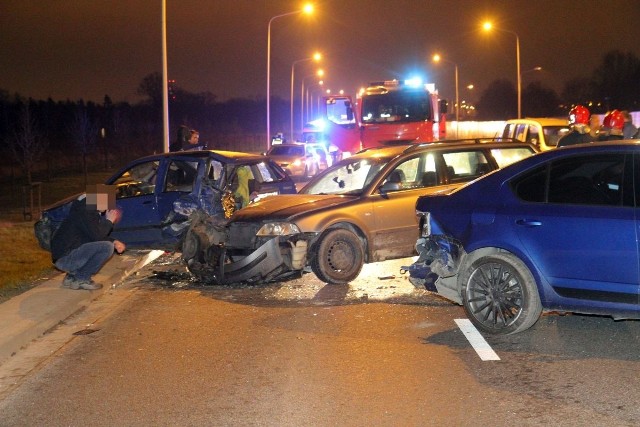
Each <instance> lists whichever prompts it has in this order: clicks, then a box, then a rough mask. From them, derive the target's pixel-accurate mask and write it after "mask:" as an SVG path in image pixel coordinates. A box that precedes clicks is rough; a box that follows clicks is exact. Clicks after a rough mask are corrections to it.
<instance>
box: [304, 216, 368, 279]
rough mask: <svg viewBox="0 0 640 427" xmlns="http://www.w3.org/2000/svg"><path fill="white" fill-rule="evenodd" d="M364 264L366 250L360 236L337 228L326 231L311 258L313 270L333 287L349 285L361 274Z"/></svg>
mask: <svg viewBox="0 0 640 427" xmlns="http://www.w3.org/2000/svg"><path fill="white" fill-rule="evenodd" d="M363 264H364V248H363V247H362V243H361V242H360V239H359V238H358V236H356V235H355V234H353V233H352V232H351V231H349V230H345V229H341V228H336V229H332V230H328V231H325V232H324V234H323V235H322V236H321V237H320V241H319V242H318V243H317V244H316V249H315V251H314V253H313V256H312V257H311V270H312V271H313V272H314V273H315V275H316V276H318V278H319V279H320V280H322V281H323V282H326V283H329V284H331V285H343V284H346V283H349V282H350V281H352V280H353V279H355V278H356V277H358V275H359V274H360V270H362V265H363Z"/></svg>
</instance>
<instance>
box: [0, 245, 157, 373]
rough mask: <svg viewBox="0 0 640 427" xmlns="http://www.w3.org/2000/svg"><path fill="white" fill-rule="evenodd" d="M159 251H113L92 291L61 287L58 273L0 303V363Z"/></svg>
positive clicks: (81, 307) (78, 309)
mask: <svg viewBox="0 0 640 427" xmlns="http://www.w3.org/2000/svg"><path fill="white" fill-rule="evenodd" d="M162 253H163V251H132V252H131V253H130V254H129V253H127V254H125V255H114V256H113V257H111V259H110V260H109V261H108V262H107V263H106V264H105V265H104V266H103V267H102V269H101V270H100V272H99V273H98V274H96V275H95V276H94V277H93V278H94V280H95V281H96V282H98V283H100V284H102V288H101V289H97V290H95V291H86V290H72V289H65V288H62V287H61V285H62V279H63V277H64V273H59V274H56V275H55V276H54V277H51V278H49V279H47V280H46V281H44V282H43V283H41V284H40V285H38V286H36V287H34V288H32V289H30V290H28V291H27V292H24V293H22V294H20V295H16V296H15V297H13V298H11V299H10V300H8V301H5V302H4V303H2V304H0V365H1V364H3V363H4V362H5V361H6V360H7V359H9V358H10V357H12V356H14V355H16V354H17V353H18V351H20V349H22V348H24V347H26V346H27V345H28V344H29V343H31V342H32V341H33V340H35V339H36V338H39V337H41V336H42V335H44V334H46V333H47V332H49V331H50V330H51V329H53V328H55V327H56V326H57V325H58V324H60V322H63V321H64V320H65V319H67V318H68V317H69V316H71V315H73V314H74V313H77V312H78V311H80V310H83V309H84V308H86V307H87V306H88V305H89V304H90V303H91V302H92V301H94V300H96V299H98V298H99V297H100V296H102V294H103V293H104V292H105V291H106V290H108V289H111V288H112V287H115V286H116V285H117V284H118V283H119V282H121V281H122V280H123V279H124V278H126V277H127V276H129V275H130V274H132V273H134V272H135V271H137V270H139V269H141V268H142V267H144V266H145V265H146V264H148V263H149V262H151V261H153V260H154V259H156V258H157V257H158V256H160V255H161V254H162Z"/></svg>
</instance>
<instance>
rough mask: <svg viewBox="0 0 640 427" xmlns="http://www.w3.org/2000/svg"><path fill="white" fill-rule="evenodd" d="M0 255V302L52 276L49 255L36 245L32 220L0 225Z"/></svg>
mask: <svg viewBox="0 0 640 427" xmlns="http://www.w3.org/2000/svg"><path fill="white" fill-rule="evenodd" d="M0 253H2V256H1V257H0V274H2V276H1V278H0V303H1V302H4V301H6V300H8V299H9V298H11V297H13V296H15V295H17V294H19V293H22V292H24V291H26V290H28V289H31V288H32V287H33V286H34V282H35V281H36V280H37V279H38V278H40V277H42V276H44V275H49V274H52V273H53V270H54V268H53V264H52V263H51V254H50V253H49V252H47V251H44V250H42V249H41V248H40V246H38V242H37V241H36V238H35V236H34V234H33V222H31V221H29V222H20V223H16V222H2V223H0Z"/></svg>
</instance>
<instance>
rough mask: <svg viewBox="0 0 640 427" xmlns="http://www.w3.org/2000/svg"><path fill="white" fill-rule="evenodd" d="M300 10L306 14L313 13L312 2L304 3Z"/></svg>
mask: <svg viewBox="0 0 640 427" xmlns="http://www.w3.org/2000/svg"><path fill="white" fill-rule="evenodd" d="M302 12H303V13H306V14H307V15H311V14H312V13H313V4H311V3H307V4H305V5H304V7H303V8H302Z"/></svg>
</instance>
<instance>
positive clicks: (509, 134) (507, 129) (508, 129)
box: [502, 123, 515, 138]
mask: <svg viewBox="0 0 640 427" xmlns="http://www.w3.org/2000/svg"><path fill="white" fill-rule="evenodd" d="M514 128H515V125H514V124H513V123H507V124H506V125H505V126H504V131H503V132H502V137H503V138H513V129H514Z"/></svg>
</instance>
